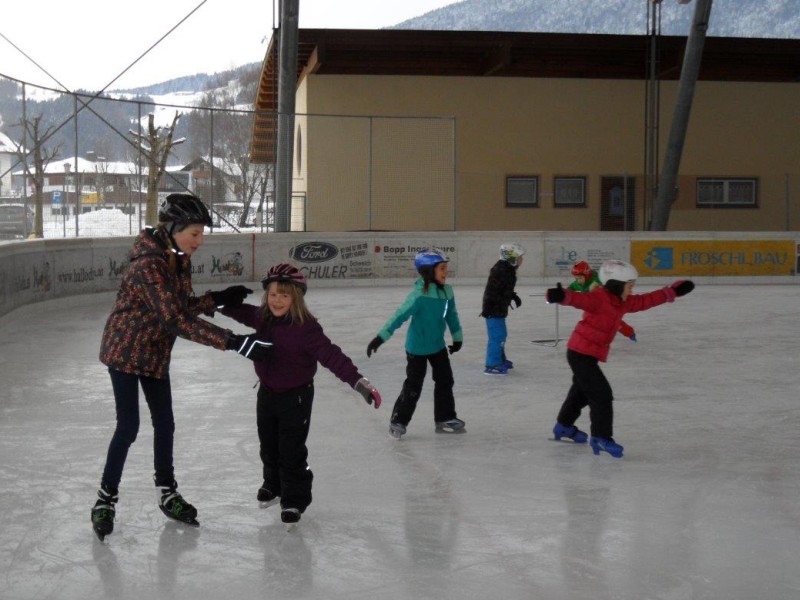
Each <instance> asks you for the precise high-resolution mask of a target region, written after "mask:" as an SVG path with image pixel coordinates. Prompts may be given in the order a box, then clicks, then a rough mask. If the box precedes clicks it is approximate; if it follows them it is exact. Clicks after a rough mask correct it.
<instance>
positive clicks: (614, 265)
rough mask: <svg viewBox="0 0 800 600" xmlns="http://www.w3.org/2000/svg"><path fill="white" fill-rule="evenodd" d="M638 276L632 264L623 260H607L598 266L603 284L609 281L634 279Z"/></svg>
mask: <svg viewBox="0 0 800 600" xmlns="http://www.w3.org/2000/svg"><path fill="white" fill-rule="evenodd" d="M638 278H639V272H638V271H637V270H636V267H634V266H633V265H632V264H630V263H627V262H625V261H624V260H607V261H605V262H604V263H603V265H602V266H601V267H600V282H601V283H602V284H603V285H605V284H607V283H608V282H609V281H621V282H622V283H625V282H627V281H634V280H635V279H638Z"/></svg>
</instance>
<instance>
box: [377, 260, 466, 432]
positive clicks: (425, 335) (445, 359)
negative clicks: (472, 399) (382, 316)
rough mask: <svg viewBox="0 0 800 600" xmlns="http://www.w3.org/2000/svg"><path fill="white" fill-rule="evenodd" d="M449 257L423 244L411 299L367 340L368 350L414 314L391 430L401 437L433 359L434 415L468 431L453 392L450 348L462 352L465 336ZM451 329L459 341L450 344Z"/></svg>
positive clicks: (440, 427)
mask: <svg viewBox="0 0 800 600" xmlns="http://www.w3.org/2000/svg"><path fill="white" fill-rule="evenodd" d="M448 262H449V259H448V258H447V257H446V256H445V255H444V254H443V253H442V252H441V251H439V250H436V249H435V248H432V249H425V250H421V251H420V252H418V253H417V255H416V257H415V258H414V266H415V267H416V269H417V272H418V273H419V274H420V278H419V279H418V280H417V281H416V283H415V284H414V289H413V290H412V291H411V293H410V294H409V295H408V297H407V298H406V300H405V302H403V304H402V305H401V306H400V308H398V309H397V311H396V312H395V313H394V315H392V317H391V318H390V319H389V320H388V321H387V322H386V324H385V325H384V326H383V329H381V330H380V331H379V332H378V335H377V336H375V338H373V340H372V341H371V342H370V343H369V344H368V345H367V356H368V357H369V356H372V353H373V352H377V350H378V347H379V346H380V345H381V344H383V343H384V342H385V341H387V340H388V339H389V338H390V337H392V334H393V333H394V332H395V331H396V330H397V329H398V328H399V327H400V326H401V325H402V324H403V323H405V322H406V321H407V320H408V319H409V318H410V319H411V324H410V325H409V327H408V334H407V335H406V359H407V361H408V363H407V365H406V379H405V381H404V382H403V389H402V390H401V392H400V396H398V398H397V401H396V402H395V404H394V409H393V410H392V416H391V421H390V424H389V432H390V433H391V435H392V437H394V438H396V439H400V438H401V437H402V436H403V434H405V432H406V427H408V423H409V422H410V421H411V417H412V416H413V415H414V410H415V409H416V407H417V402H418V401H419V397H420V394H421V393H422V383H423V382H424V380H425V374H426V372H427V368H428V363H430V364H431V371H432V375H433V383H434V388H433V419H434V422H435V424H436V431H437V432H438V433H463V432H465V431H466V430H465V429H464V421H462V420H461V419H459V418H458V417H457V416H456V406H455V398H454V397H453V384H454V380H453V369H452V367H451V366H450V357H449V355H448V350H449V353H450V354H452V353H453V352H458V351H459V350H460V349H461V345H462V343H463V341H464V334H463V332H462V331H461V322H460V321H459V319H458V311H457V310H456V299H455V296H454V295H453V288H452V287H450V286H449V285H447V284H446V283H445V281H446V280H447V269H448V266H447V263H448ZM445 329H450V335H451V336H452V338H453V344H452V345H451V346H447V344H446V342H445V339H444V333H445Z"/></svg>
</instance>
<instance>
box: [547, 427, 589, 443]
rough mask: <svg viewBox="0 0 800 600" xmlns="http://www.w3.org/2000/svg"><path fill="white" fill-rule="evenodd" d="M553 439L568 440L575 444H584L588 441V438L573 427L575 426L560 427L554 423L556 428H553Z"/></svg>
mask: <svg viewBox="0 0 800 600" xmlns="http://www.w3.org/2000/svg"><path fill="white" fill-rule="evenodd" d="M553 438H555V440H556V441H560V440H561V438H568V439H570V440H572V441H573V442H575V443H576V444H585V443H586V442H587V441H588V439H589V436H588V435H586V433H584V432H583V431H581V430H580V429H578V428H577V427H575V425H562V424H561V423H556V426H555V427H553Z"/></svg>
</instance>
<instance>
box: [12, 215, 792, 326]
mask: <svg viewBox="0 0 800 600" xmlns="http://www.w3.org/2000/svg"><path fill="white" fill-rule="evenodd" d="M133 239H134V238H133V237H115V238H77V239H66V240H25V241H20V242H6V243H2V242H0V315H4V314H6V313H8V312H10V311H11V310H13V309H14V308H16V307H18V306H21V305H24V304H30V303H33V302H40V301H43V300H50V299H54V298H60V297H65V296H74V295H79V294H90V293H96V292H102V291H113V290H116V289H117V287H118V285H119V281H120V278H121V276H122V273H123V271H124V268H125V267H126V265H127V254H128V251H129V250H130V248H131V245H132V243H133ZM506 241H514V242H517V243H519V244H522V246H523V247H524V248H525V249H526V250H527V254H526V255H525V261H524V264H523V266H522V268H521V269H520V272H519V277H520V282H521V283H524V284H528V285H534V284H542V285H552V284H553V283H555V282H556V281H563V282H567V281H569V280H570V279H571V277H570V276H569V269H570V267H571V266H572V264H573V263H574V262H575V261H576V260H588V261H589V262H590V263H591V264H592V265H593V266H595V267H597V266H599V264H600V263H601V262H602V261H603V260H605V259H606V258H620V259H623V260H631V261H632V262H633V263H634V264H635V265H636V266H637V268H639V269H640V272H641V273H642V274H644V275H647V276H646V277H643V280H645V281H650V282H652V283H660V282H662V281H671V280H672V279H675V278H677V277H692V278H693V279H696V280H702V281H705V282H708V283H743V282H746V283H749V282H764V283H798V278H796V277H795V273H796V271H797V265H798V252H797V248H798V246H799V245H800V233H798V232H786V233H764V232H754V233H741V232H736V233H714V234H709V233H702V234H701V233H671V232H670V233H664V232H633V233H627V234H626V233H608V232H552V233H551V232H536V231H522V232H407V233H369V232H366V233H331V234H321V233H277V234H275V233H272V234H211V235H207V236H206V242H205V244H204V246H203V247H202V248H201V249H200V250H198V251H197V253H196V254H195V255H194V257H193V260H192V266H193V272H194V273H193V282H194V283H195V284H200V285H203V284H207V285H210V286H214V285H220V286H223V285H229V284H231V283H234V282H251V281H258V280H259V279H260V278H261V277H262V276H263V275H264V274H265V273H266V271H267V269H269V267H270V266H271V265H273V264H275V263H278V262H291V263H293V264H295V265H297V266H299V267H301V268H303V269H304V270H305V272H306V274H307V276H308V278H309V280H310V284H311V285H319V286H339V285H349V286H353V285H387V284H398V283H402V284H406V283H408V282H409V281H410V280H412V279H413V278H414V276H415V273H414V260H413V259H414V254H415V252H416V251H417V249H418V248H421V247H425V246H429V245H435V246H437V247H439V248H443V249H444V250H445V252H446V254H448V256H449V257H450V258H451V263H450V266H451V277H452V280H451V281H452V282H453V283H455V284H457V283H459V282H463V283H476V282H483V281H485V279H486V275H487V274H488V271H489V268H490V267H491V266H492V265H493V264H494V263H495V262H496V261H497V259H498V252H499V247H500V244H502V243H503V242H506ZM651 245H652V247H653V248H656V247H658V248H663V247H665V246H674V247H675V248H678V249H679V250H678V251H676V252H675V254H676V260H675V264H672V265H671V266H670V268H668V269H666V268H665V269H661V270H658V268H657V267H656V270H652V269H650V270H649V271H648V269H647V267H646V265H645V264H643V259H642V255H641V253H642V252H645V253H646V252H647V249H648V248H649V247H650V246H651ZM776 245H777V246H778V247H779V249H778V250H776ZM693 247H697V248H699V249H700V251H698V252H694V251H692V252H688V251H686V249H687V248H689V249H691V248H693ZM709 247H711V248H712V249H713V250H708V248H709ZM632 252H633V255H632ZM684 256H686V257H690V258H692V257H693V258H692V260H693V261H694V263H696V264H692V263H691V261H690V260H689V258H686V259H685V260H684V258H682V257H684ZM698 256H699V257H700V258H699V259H698ZM731 257H733V259H736V260H738V262H737V264H736V265H735V266H734V267H732V266H731V265H730V264H729V263H730V260H731ZM753 257H755V258H753ZM762 257H766V259H765V258H762ZM767 259H768V260H767ZM709 263H716V264H709Z"/></svg>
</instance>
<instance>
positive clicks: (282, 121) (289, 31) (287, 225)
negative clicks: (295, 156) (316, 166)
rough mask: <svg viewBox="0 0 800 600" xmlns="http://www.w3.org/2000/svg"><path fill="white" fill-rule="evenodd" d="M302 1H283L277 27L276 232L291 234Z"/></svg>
mask: <svg viewBox="0 0 800 600" xmlns="http://www.w3.org/2000/svg"><path fill="white" fill-rule="evenodd" d="M299 12H300V0H282V1H281V10H280V23H279V27H278V35H279V36H280V37H279V39H278V42H279V46H278V52H279V53H280V56H279V72H278V151H277V161H276V162H277V164H276V168H275V171H276V173H275V231H276V232H277V231H290V230H291V219H290V217H291V215H290V212H291V206H292V167H293V164H292V151H293V149H294V115H295V96H296V92H297V43H298V39H299V35H298V14H299Z"/></svg>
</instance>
